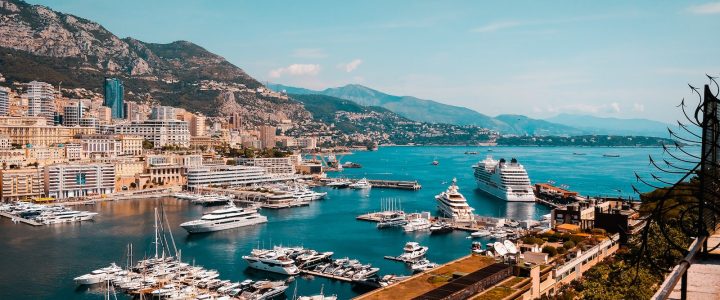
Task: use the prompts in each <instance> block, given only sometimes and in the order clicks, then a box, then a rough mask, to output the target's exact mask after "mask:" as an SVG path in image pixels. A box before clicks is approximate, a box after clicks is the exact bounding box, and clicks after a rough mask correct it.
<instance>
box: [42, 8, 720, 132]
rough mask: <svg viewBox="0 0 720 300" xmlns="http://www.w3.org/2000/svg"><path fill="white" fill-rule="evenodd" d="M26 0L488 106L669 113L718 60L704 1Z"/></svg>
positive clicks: (266, 70) (319, 80) (304, 70)
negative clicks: (299, 0) (254, 0)
mask: <svg viewBox="0 0 720 300" xmlns="http://www.w3.org/2000/svg"><path fill="white" fill-rule="evenodd" d="M28 2H29V3H31V4H41V5H46V6H48V7H50V8H51V9H53V10H56V11H60V12H64V13H69V14H73V15H77V16H78V17H82V18H85V19H89V20H92V21H94V22H98V23H99V24H101V25H102V26H103V27H105V28H107V29H108V30H110V31H111V32H113V33H115V34H117V35H118V36H121V37H133V38H136V39H139V40H142V41H146V42H152V43H167V42H172V41H177V40H186V41H190V42H193V43H195V44H198V45H200V46H202V47H203V48H206V49H208V50H209V51H211V52H213V53H216V54H218V55H220V56H223V57H225V58H226V59H227V60H228V61H229V62H231V63H233V64H234V65H236V66H238V67H240V68H242V69H243V70H245V71H246V72H247V73H248V74H249V75H250V76H253V77H254V78H256V79H258V80H259V81H261V82H267V81H271V82H277V83H281V84H284V85H289V86H298V87H305V88H310V89H314V90H319V89H325V88H329V87H336V86H342V85H345V84H361V85H364V86H368V87H371V88H373V89H377V90H380V91H383V92H386V93H388V94H393V95H408V96H413V97H417V98H420V99H431V100H436V101H438V102H441V103H444V104H448V105H454V106H461V107H467V108H469V109H472V110H475V111H477V112H480V113H483V114H486V115H491V116H494V115H498V114H505V113H507V112H510V111H512V112H513V113H514V114H522V115H525V116H528V117H531V118H535V119H546V118H549V117H552V116H555V115H558V114H560V113H570V114H585V115H592V116H596V117H615V118H623V119H632V118H637V119H649V120H654V121H660V122H663V123H673V122H674V121H675V120H676V119H680V118H682V113H681V111H680V110H679V109H678V108H677V107H676V106H677V105H678V104H679V103H680V101H681V99H682V98H684V97H685V98H689V97H692V94H691V93H690V90H689V89H688V88H687V84H688V83H690V84H693V85H697V86H699V85H702V84H705V83H706V82H707V78H705V74H710V75H718V72H720V56H718V55H717V54H716V53H715V52H714V49H718V48H720V41H718V40H717V39H712V38H708V37H707V36H706V35H704V34H703V33H704V32H705V31H706V29H707V28H718V26H720V18H718V16H720V2H718V1H688V2H672V3H665V2H663V3H658V2H653V1H641V2H631V3H619V4H617V5H614V6H609V5H606V3H576V2H573V1H568V2H563V3H562V4H559V3H555V4H554V5H552V6H550V5H545V4H543V3H536V2H532V1H521V2H516V3H513V4H508V3H503V2H491V3H488V2H483V3H474V2H465V1H461V2H455V3H435V2H424V1H417V2H416V1H413V2H405V1H398V2H393V3H385V2H377V3H373V2H362V3H343V4H338V3H334V2H331V1H329V2H325V1H318V2H311V3H282V5H279V4H278V3H274V2H272V1H271V2H261V3H248V2H234V1H217V2H213V3H212V4H208V3H199V2H193V1H172V2H169V1H153V2H150V3H145V2H141V1H137V0H131V1H126V2H125V3H123V4H122V5H117V3H115V2H110V1H91V0H78V1H72V2H56V1H50V0H29V1H28ZM137 7H143V9H142V10H140V9H137ZM698 45H702V46H698ZM654 49H662V50H663V51H654ZM508 99H511V100H512V101H508Z"/></svg>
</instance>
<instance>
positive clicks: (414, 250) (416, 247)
mask: <svg viewBox="0 0 720 300" xmlns="http://www.w3.org/2000/svg"><path fill="white" fill-rule="evenodd" d="M427 251H428V247H427V246H420V244H418V243H417V242H407V243H406V244H405V247H403V254H400V256H398V259H401V260H405V261H409V260H415V259H418V258H420V257H423V256H425V253H427Z"/></svg>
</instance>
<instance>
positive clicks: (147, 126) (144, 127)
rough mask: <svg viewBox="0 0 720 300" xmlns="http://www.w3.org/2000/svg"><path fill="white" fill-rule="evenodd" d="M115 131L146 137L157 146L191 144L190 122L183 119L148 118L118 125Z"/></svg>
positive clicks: (183, 145)
mask: <svg viewBox="0 0 720 300" xmlns="http://www.w3.org/2000/svg"><path fill="white" fill-rule="evenodd" d="M115 132H116V133H118V134H130V135H139V136H142V137H143V138H144V139H146V140H148V141H151V142H153V145H154V146H155V148H162V147H163V146H168V145H175V146H180V147H189V146H190V130H189V129H188V123H187V122H183V121H177V120H146V121H144V122H142V123H138V122H132V123H130V124H120V125H118V126H117V128H116V130H115Z"/></svg>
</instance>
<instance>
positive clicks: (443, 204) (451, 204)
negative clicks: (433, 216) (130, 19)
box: [435, 178, 475, 222]
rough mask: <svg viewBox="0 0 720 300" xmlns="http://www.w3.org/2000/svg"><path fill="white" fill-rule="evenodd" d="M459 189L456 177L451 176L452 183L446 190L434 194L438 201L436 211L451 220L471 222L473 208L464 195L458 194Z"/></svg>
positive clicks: (473, 218)
mask: <svg viewBox="0 0 720 300" xmlns="http://www.w3.org/2000/svg"><path fill="white" fill-rule="evenodd" d="M459 189H460V188H458V186H457V179H455V178H453V180H452V185H450V186H449V187H448V189H447V191H444V192H442V193H440V195H437V196H435V200H437V202H438V205H437V208H438V211H440V213H441V214H442V215H443V216H445V217H448V218H451V219H453V221H459V222H472V221H473V220H475V215H474V214H473V211H474V210H475V209H473V208H472V207H470V205H468V204H467V200H465V196H463V195H462V194H460V192H459Z"/></svg>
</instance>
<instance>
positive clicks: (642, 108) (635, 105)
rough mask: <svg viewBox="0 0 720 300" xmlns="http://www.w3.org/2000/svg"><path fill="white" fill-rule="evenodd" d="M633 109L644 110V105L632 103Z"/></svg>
mask: <svg viewBox="0 0 720 300" xmlns="http://www.w3.org/2000/svg"><path fill="white" fill-rule="evenodd" d="M633 111H636V112H644V111H645V105H643V104H640V103H634V104H633Z"/></svg>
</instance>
